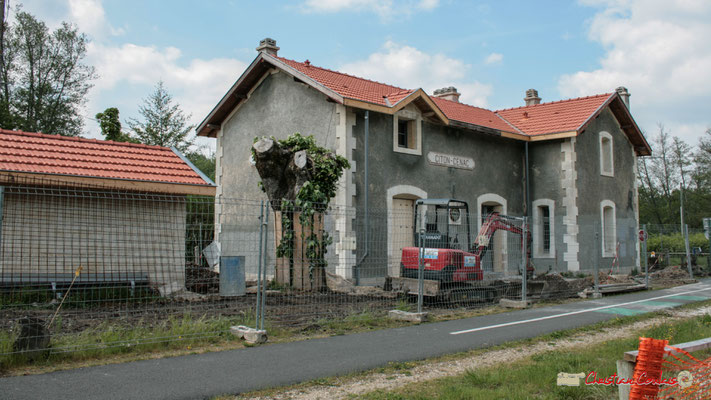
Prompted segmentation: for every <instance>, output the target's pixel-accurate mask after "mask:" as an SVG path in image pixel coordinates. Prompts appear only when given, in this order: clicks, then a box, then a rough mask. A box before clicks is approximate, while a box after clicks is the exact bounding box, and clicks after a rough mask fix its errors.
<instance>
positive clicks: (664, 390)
mask: <svg viewBox="0 0 711 400" xmlns="http://www.w3.org/2000/svg"><path fill="white" fill-rule="evenodd" d="M667 344H668V341H667V340H657V339H651V338H639V352H638V355H637V364H636V365H635V368H634V375H633V379H634V380H633V382H635V383H633V384H632V385H631V386H630V396H629V398H630V400H653V399H660V400H661V399H674V400H680V399H694V400H697V399H711V379H710V378H711V358H707V359H705V360H699V359H697V358H696V357H694V356H693V355H691V354H690V353H689V352H687V351H685V350H682V349H679V348H676V347H673V346H668V345H667Z"/></svg>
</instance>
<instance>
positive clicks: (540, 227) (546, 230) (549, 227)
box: [532, 199, 555, 258]
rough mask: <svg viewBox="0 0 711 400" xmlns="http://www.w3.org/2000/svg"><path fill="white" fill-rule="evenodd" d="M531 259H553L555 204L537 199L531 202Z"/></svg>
mask: <svg viewBox="0 0 711 400" xmlns="http://www.w3.org/2000/svg"><path fill="white" fill-rule="evenodd" d="M532 206H533V209H532V211H533V229H532V234H533V257H534V258H552V257H555V234H554V231H555V224H554V216H555V202H554V201H553V200H551V199H539V200H536V201H534V202H533V204H532Z"/></svg>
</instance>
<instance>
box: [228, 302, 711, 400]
mask: <svg viewBox="0 0 711 400" xmlns="http://www.w3.org/2000/svg"><path fill="white" fill-rule="evenodd" d="M709 306H711V300H708V301H702V302H696V303H690V304H686V305H682V306H679V307H676V308H675V309H674V311H673V312H674V314H677V313H688V312H689V310H695V309H699V308H704V307H709ZM670 312H671V311H669V310H662V311H658V312H651V313H647V314H642V315H637V316H630V317H618V318H615V319H612V320H608V321H604V322H600V323H596V324H593V325H588V326H583V327H579V328H575V329H569V330H564V331H557V332H553V333H550V334H547V335H542V336H538V337H535V338H530V339H524V340H520V341H515V342H508V343H505V344H502V345H498V346H493V347H489V348H483V349H475V350H471V351H467V352H462V353H456V354H449V355H445V356H441V357H436V358H432V359H427V360H419V361H410V362H397V363H389V364H387V365H385V366H383V367H380V368H376V369H374V370H369V371H363V372H357V373H353V374H349V375H344V376H337V377H329V378H321V379H316V380H313V381H309V382H303V383H300V384H296V385H291V386H288V387H281V388H271V389H265V390H259V391H255V392H250V393H245V394H243V395H239V396H234V395H224V396H218V397H216V398H215V399H218V400H227V399H230V400H232V399H254V398H257V399H291V398H292V397H293V398H299V399H306V398H312V397H313V398H336V397H338V398H342V396H343V393H362V392H364V391H366V390H368V389H366V388H367V387H368V385H370V384H371V383H374V382H375V381H378V380H380V381H381V383H382V382H383V381H390V382H396V381H398V380H399V379H400V378H401V377H412V378H417V379H416V380H418V381H419V380H422V379H423V378H422V377H423V375H425V374H426V372H425V371H431V370H432V368H433V366H434V368H435V370H439V371H441V370H442V369H444V370H445V371H449V369H448V368H452V365H456V364H458V363H464V365H466V363H467V362H472V363H480V360H481V359H482V358H486V357H488V356H489V355H491V354H492V353H495V352H499V351H504V352H506V351H509V352H514V353H516V354H521V353H523V352H526V350H527V349H531V348H536V347H543V348H549V347H550V345H557V344H559V343H562V342H569V343H571V344H572V346H574V347H575V348H576V353H577V347H578V346H580V345H579V343H581V340H583V338H587V337H607V338H608V339H609V338H617V337H625V338H626V340H627V344H630V343H631V345H629V346H628V347H625V344H623V345H622V347H624V350H623V351H622V352H620V353H617V354H615V356H614V357H616V358H614V359H613V360H612V362H611V367H610V368H612V369H613V370H614V369H615V361H616V360H617V359H619V358H620V357H621V356H622V353H623V352H624V351H629V350H634V349H636V347H637V339H636V338H637V337H638V335H639V334H640V333H642V331H640V332H636V331H634V330H630V331H627V330H628V329H631V327H633V326H644V325H651V324H658V323H659V321H665V320H668V319H669V317H670V314H669V313H670ZM710 318H711V317H710ZM685 329H686V328H684V327H680V328H678V329H677V330H678V331H679V332H686V331H685ZM694 329H695V328H694ZM709 329H711V328H709ZM661 331H663V332H675V331H673V330H667V331H665V330H664V328H662V329H661ZM696 331H697V334H696V335H704V334H705V333H704V332H706V331H703V330H696ZM696 335H690V336H696ZM667 336H668V335H667ZM706 336H711V335H706ZM670 337H671V338H672V341H673V342H676V343H678V342H681V341H686V340H685V339H686V338H685V337H684V334H682V335H673V336H670ZM676 339H679V340H676ZM692 339H695V338H692ZM692 339H689V340H692ZM606 340H607V339H606ZM606 343H607V342H606ZM569 346H570V345H569ZM586 346H587V345H585V346H582V347H585V348H586V349H587V347H586ZM545 351H546V350H543V351H538V353H544V352H545ZM613 352H614V351H613ZM593 353H594V352H593ZM524 357H525V356H524ZM537 357H539V356H537ZM519 358H520V357H519ZM526 362H531V360H530V359H528V358H527V359H526ZM497 363H498V361H497ZM442 364H445V366H444V367H442ZM510 365H515V364H513V363H512V364H507V363H506V362H505V361H502V367H500V368H502V369H507V368H509V366H510ZM588 368H591V367H588ZM482 370H483V369H482ZM479 371H481V370H479ZM529 371H530V370H529ZM532 371H533V372H534V373H535V368H533V369H532ZM581 371H582V370H581ZM581 371H566V370H564V369H561V370H558V371H555V372H554V373H553V374H552V375H551V376H550V377H549V378H550V379H552V382H553V384H554V385H555V378H556V374H557V373H558V372H571V373H572V372H581ZM599 371H603V372H599V373H605V371H607V370H599ZM435 375H436V374H435ZM530 376H534V377H535V376H537V375H535V374H532V375H530ZM601 376H602V375H601ZM550 379H549V381H550ZM437 382H439V380H424V381H423V382H422V383H421V385H422V386H423V387H425V386H428V385H436V384H437ZM507 384H511V385H513V384H514V383H502V384H499V386H503V385H507ZM376 385H377V383H376ZM398 385H399V384H398ZM396 386H397V385H396ZM438 387H439V386H438ZM339 389H342V390H339ZM547 389H548V390H549V391H550V390H551V389H550V388H547ZM595 390H597V389H593V390H591V392H592V393H593V394H592V395H591V394H590V393H585V395H584V396H582V397H577V396H576V395H575V393H573V394H572V395H571V397H567V394H566V393H565V392H564V393H562V394H561V395H560V396H558V397H556V396H554V395H550V396H548V397H545V396H542V397H541V396H538V395H525V396H523V397H513V398H539V397H540V398H571V399H576V398H582V399H588V398H589V399H597V398H608V397H610V396H608V397H605V396H606V395H605V394H604V393H603V394H602V395H599V396H598V395H595V394H594V393H595ZM324 392H325V393H326V394H325V395H324ZM608 392H609V391H608ZM336 393H338V396H335V394H336ZM422 393H424V392H422ZM422 393H421V390H420V388H419V386H417V385H414V386H410V385H407V386H406V388H405V389H403V390H394V391H382V390H381V391H376V392H373V393H369V394H366V395H362V398H365V399H380V398H383V399H425V398H430V397H428V396H431V397H433V398H437V396H436V395H433V394H432V393H431V392H427V393H428V395H421V394H422ZM534 394H535V392H534ZM608 394H609V393H608ZM324 396H325V397H324ZM334 396H335V397H334ZM418 396H419V397H418ZM492 396H493V397H486V396H483V397H480V398H509V397H507V395H502V396H503V397H497V396H496V395H492ZM612 397H614V398H616V395H615V396H612ZM356 398H359V397H356ZM455 398H456V397H455ZM459 398H464V399H466V398H469V397H467V396H462V397H459Z"/></svg>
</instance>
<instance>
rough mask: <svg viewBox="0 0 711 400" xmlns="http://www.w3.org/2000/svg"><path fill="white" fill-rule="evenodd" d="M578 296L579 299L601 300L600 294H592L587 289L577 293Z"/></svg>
mask: <svg viewBox="0 0 711 400" xmlns="http://www.w3.org/2000/svg"><path fill="white" fill-rule="evenodd" d="M578 296H579V297H580V298H581V299H588V298H590V299H601V298H602V293H600V292H593V291H591V290H589V289H585V290H583V291H582V292H580V293H578Z"/></svg>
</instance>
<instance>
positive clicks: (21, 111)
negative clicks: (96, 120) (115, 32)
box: [0, 8, 96, 136]
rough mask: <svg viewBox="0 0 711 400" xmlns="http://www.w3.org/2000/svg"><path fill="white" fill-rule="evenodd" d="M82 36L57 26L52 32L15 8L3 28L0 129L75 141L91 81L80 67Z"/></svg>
mask: <svg viewBox="0 0 711 400" xmlns="http://www.w3.org/2000/svg"><path fill="white" fill-rule="evenodd" d="M87 43H88V39H87V37H86V35H84V34H82V33H79V32H78V30H77V28H76V27H75V26H73V25H71V24H68V23H66V22H63V23H62V24H61V26H60V27H58V28H57V29H56V30H54V31H53V32H50V30H49V28H47V25H46V24H45V23H44V22H42V21H39V20H37V18H35V17H34V16H33V15H31V14H29V13H26V12H24V11H21V10H20V9H19V8H18V12H17V14H16V21H15V23H14V24H13V25H12V26H9V27H8V26H4V30H3V33H2V45H1V46H0V47H1V49H0V50H2V57H1V58H0V80H1V82H0V126H2V127H4V128H19V129H23V130H26V131H35V132H44V133H54V134H61V135H67V136H76V135H79V134H80V133H81V131H82V128H83V126H84V121H83V118H82V116H81V111H82V107H83V106H84V104H85V103H86V94H87V92H88V91H89V89H90V88H91V87H92V83H91V81H92V80H93V79H95V78H96V73H95V70H94V68H93V67H91V66H89V65H86V64H84V63H83V60H84V58H85V56H86V45H87Z"/></svg>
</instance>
